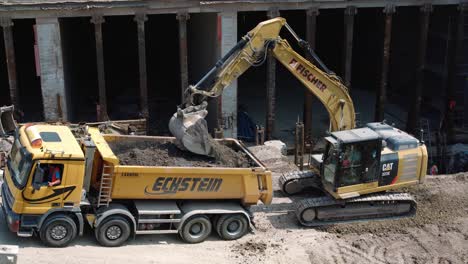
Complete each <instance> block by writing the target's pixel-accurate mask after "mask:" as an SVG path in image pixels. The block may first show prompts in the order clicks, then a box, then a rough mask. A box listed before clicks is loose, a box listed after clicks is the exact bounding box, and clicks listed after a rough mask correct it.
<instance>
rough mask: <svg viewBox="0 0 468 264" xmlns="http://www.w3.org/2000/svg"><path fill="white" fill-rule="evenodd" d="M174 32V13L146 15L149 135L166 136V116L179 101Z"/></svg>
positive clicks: (178, 72) (179, 87)
mask: <svg viewBox="0 0 468 264" xmlns="http://www.w3.org/2000/svg"><path fill="white" fill-rule="evenodd" d="M188 23H190V20H189V22H188ZM178 32H179V31H178V22H177V19H176V16H175V15H173V14H171V15H151V16H148V21H147V22H146V60H147V72H148V94H149V98H148V104H149V113H150V120H149V121H150V122H149V123H150V132H151V133H152V134H157V135H169V129H168V123H169V119H170V118H171V116H172V114H174V113H175V111H176V109H177V108H176V106H177V105H179V104H180V103H181V86H180V67H179V37H178ZM188 42H190V40H188ZM135 43H136V39H135Z"/></svg>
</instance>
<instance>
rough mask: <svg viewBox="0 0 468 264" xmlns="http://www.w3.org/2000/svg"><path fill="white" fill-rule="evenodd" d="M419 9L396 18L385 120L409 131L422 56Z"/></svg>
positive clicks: (406, 9) (402, 12)
mask: <svg viewBox="0 0 468 264" xmlns="http://www.w3.org/2000/svg"><path fill="white" fill-rule="evenodd" d="M419 10H420V7H400V8H398V9H397V11H396V13H395V14H394V15H393V24H392V42H391V46H390V71H389V75H388V91H387V105H388V107H387V105H386V107H385V117H386V119H387V120H391V121H392V122H394V123H395V124H396V125H398V126H399V127H400V128H405V127H406V119H407V112H408V111H409V110H410V109H411V105H412V104H413V103H414V95H415V94H414V90H415V87H416V62H417V58H418V54H419V50H418V49H419V32H420V22H419V14H420V12H419Z"/></svg>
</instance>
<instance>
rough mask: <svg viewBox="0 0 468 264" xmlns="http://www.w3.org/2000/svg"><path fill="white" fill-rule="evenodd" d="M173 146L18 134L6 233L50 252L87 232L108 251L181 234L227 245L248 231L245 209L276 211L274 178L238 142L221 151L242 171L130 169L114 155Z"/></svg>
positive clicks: (66, 134)
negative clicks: (242, 162) (145, 237)
mask: <svg viewBox="0 0 468 264" xmlns="http://www.w3.org/2000/svg"><path fill="white" fill-rule="evenodd" d="M173 141H174V138H170V137H148V136H116V135H102V134H100V133H99V131H98V130H97V129H93V128H89V129H88V133H87V135H86V136H84V137H77V136H75V135H73V133H72V132H71V131H70V129H69V128H68V127H66V126H55V125H44V124H36V125H25V126H22V127H20V128H18V129H16V132H15V140H14V144H13V148H12V150H11V152H10V155H9V156H8V158H7V166H6V168H5V172H4V176H3V178H4V184H3V185H2V187H1V192H2V209H3V211H4V215H5V217H6V219H7V221H6V222H7V224H8V226H9V229H10V230H11V231H12V232H15V233H17V234H18V236H22V237H29V236H33V235H34V234H36V235H38V236H39V237H40V238H41V240H42V241H43V242H44V243H45V244H46V245H48V246H54V247H63V246H66V245H68V244H69V243H70V242H71V241H72V240H73V239H74V238H76V237H77V236H78V235H82V234H83V229H84V225H85V223H88V224H89V225H90V226H91V228H92V229H94V231H95V236H96V239H97V241H98V242H99V243H100V244H101V245H103V246H119V245H122V244H123V243H124V242H125V241H127V239H128V238H129V237H132V236H134V235H139V234H170V233H174V234H175V233H177V234H179V235H180V236H181V238H182V239H183V240H184V241H186V242H188V243H198V242H202V241H204V240H205V239H206V238H207V237H208V236H209V235H210V234H211V233H212V230H214V232H215V233H217V234H218V235H219V237H221V238H222V239H226V240H230V239H237V238H239V237H242V236H243V235H244V234H246V233H247V232H248V231H249V230H251V228H252V224H251V214H250V213H249V206H251V205H255V204H257V203H258V202H259V201H261V202H263V203H264V204H269V203H270V202H271V199H272V182H271V172H270V171H268V170H267V169H266V168H265V167H264V166H263V165H262V164H261V162H260V161H258V160H257V159H256V158H255V157H254V156H253V155H252V154H251V153H250V152H249V151H248V150H247V149H246V148H245V147H244V146H243V145H242V144H240V143H239V142H238V141H236V140H234V139H224V140H220V141H219V142H220V143H221V144H222V145H224V146H227V147H229V148H230V149H231V150H233V151H235V152H236V153H238V154H240V155H242V156H243V157H244V158H245V159H246V160H248V164H249V165H248V166H244V167H242V168H238V167H230V168H228V167H223V166H222V164H221V165H219V164H212V165H208V166H209V167H208V166H206V167H192V166H189V165H186V164H179V165H175V166H160V165H158V166H142V165H133V164H130V163H132V161H131V160H130V162H129V160H126V161H125V165H124V164H123V163H122V161H120V160H119V157H118V156H117V155H116V154H115V153H114V151H113V150H112V148H111V146H112V145H114V146H115V145H118V144H125V145H126V146H130V147H131V146H137V145H138V144H155V143H158V144H173ZM130 156H131V155H130ZM153 158H156V160H157V156H155V157H153ZM198 158H201V157H198ZM203 158H204V157H203ZM135 164H138V160H135Z"/></svg>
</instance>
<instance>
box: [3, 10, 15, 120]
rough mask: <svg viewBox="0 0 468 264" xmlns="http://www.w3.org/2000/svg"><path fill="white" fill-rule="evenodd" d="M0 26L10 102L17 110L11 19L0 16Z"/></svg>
mask: <svg viewBox="0 0 468 264" xmlns="http://www.w3.org/2000/svg"><path fill="white" fill-rule="evenodd" d="M0 26H1V27H2V28H3V41H4V42H5V55H6V56H5V57H6V64H7V70H8V85H9V89H10V102H11V104H12V105H14V106H15V109H16V110H17V111H19V110H20V109H19V97H18V85H17V76H16V58H15V46H14V43H13V21H12V20H11V19H10V18H0Z"/></svg>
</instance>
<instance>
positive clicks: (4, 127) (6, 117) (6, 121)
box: [0, 105, 17, 137]
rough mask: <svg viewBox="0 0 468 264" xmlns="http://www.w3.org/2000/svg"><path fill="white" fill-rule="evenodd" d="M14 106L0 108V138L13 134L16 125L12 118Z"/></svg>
mask: <svg viewBox="0 0 468 264" xmlns="http://www.w3.org/2000/svg"><path fill="white" fill-rule="evenodd" d="M14 109H15V108H14V106H13V105H11V106H2V107H0V137H4V136H7V135H11V134H12V133H14V132H15V130H16V127H17V124H16V121H15V119H14V118H13V113H14Z"/></svg>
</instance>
